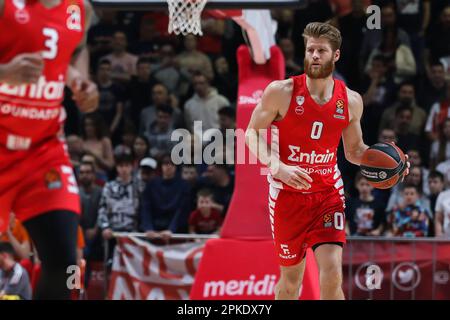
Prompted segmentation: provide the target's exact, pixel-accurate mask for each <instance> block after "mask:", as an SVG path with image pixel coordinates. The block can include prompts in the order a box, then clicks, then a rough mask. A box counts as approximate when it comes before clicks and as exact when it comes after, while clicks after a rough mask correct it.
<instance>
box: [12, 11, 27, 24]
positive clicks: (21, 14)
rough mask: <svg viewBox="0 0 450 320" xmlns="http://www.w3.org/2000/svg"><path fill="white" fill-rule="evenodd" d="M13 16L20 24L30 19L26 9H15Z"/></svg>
mask: <svg viewBox="0 0 450 320" xmlns="http://www.w3.org/2000/svg"><path fill="white" fill-rule="evenodd" d="M14 17H15V18H16V21H17V22H18V23H20V24H26V23H28V22H29V21H30V14H29V13H28V11H26V10H16V13H15V14H14Z"/></svg>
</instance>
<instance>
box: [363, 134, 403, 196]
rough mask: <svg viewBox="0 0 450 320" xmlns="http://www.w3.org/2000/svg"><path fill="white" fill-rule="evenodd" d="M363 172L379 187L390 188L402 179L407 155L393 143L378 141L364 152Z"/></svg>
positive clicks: (370, 181)
mask: <svg viewBox="0 0 450 320" xmlns="http://www.w3.org/2000/svg"><path fill="white" fill-rule="evenodd" d="M360 167H361V174H362V175H363V176H364V177H365V178H366V179H367V180H368V182H369V183H370V184H371V185H372V186H373V187H374V188H378V189H389V188H392V187H393V186H395V185H396V184H397V183H398V182H400V181H401V180H402V176H403V173H404V172H405V170H406V168H407V164H406V157H405V154H404V153H403V151H402V150H400V148H398V147H397V146H396V145H394V144H393V143H384V142H380V143H376V144H374V145H373V146H371V147H370V148H369V149H367V150H366V152H364V154H363V157H362V160H361V166H360Z"/></svg>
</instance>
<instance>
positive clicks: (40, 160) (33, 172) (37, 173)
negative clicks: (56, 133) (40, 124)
mask: <svg viewBox="0 0 450 320" xmlns="http://www.w3.org/2000/svg"><path fill="white" fill-rule="evenodd" d="M0 160H1V161H0V232H2V231H5V230H6V228H7V226H8V222H9V214H10V212H14V213H15V214H16V217H17V218H18V219H19V220H21V221H26V220H28V219H30V218H33V217H35V216H37V215H39V214H42V213H45V212H48V211H52V210H69V211H73V212H75V213H78V214H79V213H80V199H79V195H78V186H77V182H76V179H75V176H74V173H73V169H72V166H71V164H70V160H69V158H68V156H67V154H66V152H65V150H64V144H63V143H62V142H61V141H59V140H58V139H56V138H55V139H52V140H50V141H48V142H46V143H45V144H42V145H40V146H37V147H35V148H33V149H31V150H26V151H10V150H7V149H5V148H4V147H2V146H0Z"/></svg>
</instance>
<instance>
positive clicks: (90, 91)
mask: <svg viewBox="0 0 450 320" xmlns="http://www.w3.org/2000/svg"><path fill="white" fill-rule="evenodd" d="M84 7H85V27H84V35H83V39H82V40H81V42H80V44H79V45H78V47H77V48H76V49H75V51H74V53H73V55H72V61H71V64H70V66H69V69H68V71H67V85H68V86H69V87H70V89H71V90H72V93H73V99H74V100H75V102H76V103H77V105H78V108H79V109H80V110H81V111H82V112H92V111H94V110H95V109H97V107H98V102H99V94H98V89H97V85H96V84H95V83H94V82H93V81H91V80H90V79H89V52H88V50H87V34H88V30H89V27H90V24H91V17H92V13H93V8H92V5H91V3H90V2H89V1H88V0H84Z"/></svg>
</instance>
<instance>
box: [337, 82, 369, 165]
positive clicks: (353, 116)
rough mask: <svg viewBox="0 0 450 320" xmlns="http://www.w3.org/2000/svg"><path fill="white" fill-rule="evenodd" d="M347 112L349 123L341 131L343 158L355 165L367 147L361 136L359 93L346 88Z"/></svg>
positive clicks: (361, 107) (360, 101)
mask: <svg viewBox="0 0 450 320" xmlns="http://www.w3.org/2000/svg"><path fill="white" fill-rule="evenodd" d="M347 96H348V114H349V118H350V123H349V124H348V126H347V127H346V128H345V129H344V130H343V131H342V140H343V143H344V152H345V158H346V159H347V160H348V161H349V162H351V163H353V164H356V165H358V166H359V165H360V164H361V158H362V155H363V153H364V152H365V151H366V150H367V149H368V148H369V146H368V145H366V144H365V143H364V141H363V138H362V130H361V117H362V113H363V101H362V98H361V96H360V95H359V93H357V92H355V91H353V90H350V89H348V88H347Z"/></svg>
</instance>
